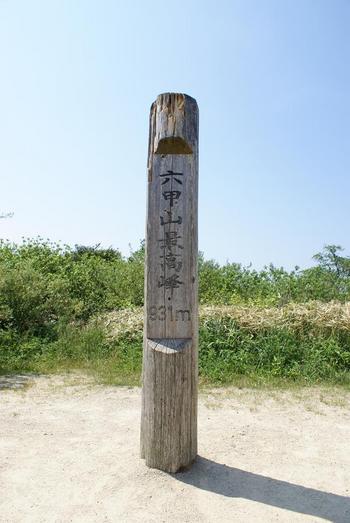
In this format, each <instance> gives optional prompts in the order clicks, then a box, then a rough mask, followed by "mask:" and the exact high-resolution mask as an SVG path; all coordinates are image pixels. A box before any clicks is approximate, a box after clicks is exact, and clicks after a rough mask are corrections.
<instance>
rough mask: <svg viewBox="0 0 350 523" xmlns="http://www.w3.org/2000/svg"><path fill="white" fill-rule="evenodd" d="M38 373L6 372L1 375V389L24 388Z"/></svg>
mask: <svg viewBox="0 0 350 523" xmlns="http://www.w3.org/2000/svg"><path fill="white" fill-rule="evenodd" d="M36 376H38V374H4V375H0V391H1V390H5V389H12V390H18V389H24V388H25V387H27V386H28V385H29V384H30V381H31V380H32V379H33V377H36Z"/></svg>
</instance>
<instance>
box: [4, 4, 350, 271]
mask: <svg viewBox="0 0 350 523" xmlns="http://www.w3.org/2000/svg"><path fill="white" fill-rule="evenodd" d="M349 28H350V1H348V0H292V1H289V0H283V1H282V0H240V1H235V0H231V1H225V0H217V1H216V2H209V1H205V0H200V1H199V0H192V1H191V0H188V1H183V0H178V1H177V2H164V1H163V2H161V1H158V0H157V1H155V0H147V1H141V0H139V1H137V0H135V1H133V2H127V1H123V2H122V1H117V0H114V1H107V0H94V1H89V0H84V1H83V0H81V1H79V0H75V1H72V0H60V1H55V0H49V1H48V0H43V1H36V0H30V1H29V0H25V1H19V0H0V67H1V77H0V78H1V82H0V174H1V181H2V190H1V193H0V194H1V196H0V211H2V212H6V211H13V212H14V216H13V218H11V219H7V220H0V237H2V238H8V239H10V240H13V241H19V240H20V239H21V237H22V236H25V237H34V236H37V235H40V236H42V237H44V238H50V239H52V240H60V241H62V242H64V243H68V244H70V245H74V244H85V245H93V244H96V243H101V244H102V245H104V246H110V245H113V246H115V247H118V248H119V249H121V251H122V252H123V253H124V254H127V253H128V252H129V244H131V245H132V247H133V248H137V247H138V244H139V241H140V240H141V239H142V238H143V237H144V229H145V206H146V156H147V139H148V136H147V134H148V116H149V107H150V105H151V103H152V101H153V100H154V99H155V98H156V96H157V95H158V94H159V93H162V92H167V91H173V92H185V93H187V94H189V95H191V96H193V97H194V98H196V100H197V102H198V105H199V109H200V200H199V244H200V249H201V250H203V251H204V253H205V256H206V257H208V258H214V259H216V260H218V261H220V262H222V263H223V262H225V261H226V260H229V261H239V262H242V263H244V264H247V263H249V262H252V264H253V266H254V267H257V268H260V267H262V266H263V265H264V264H267V263H269V262H273V263H275V264H276V265H283V266H285V267H287V268H292V267H293V266H294V265H296V264H298V265H300V266H302V267H305V266H308V265H310V264H311V263H312V261H311V256H312V255H313V254H314V253H315V252H318V251H319V250H321V249H322V246H323V245H324V244H327V243H337V244H341V245H342V246H343V247H345V249H346V252H347V253H348V254H349V250H350V238H349V227H350V211H349V195H350V177H349V171H350V154H349V151H350V95H349V93H350V68H349V58H350V30H349Z"/></svg>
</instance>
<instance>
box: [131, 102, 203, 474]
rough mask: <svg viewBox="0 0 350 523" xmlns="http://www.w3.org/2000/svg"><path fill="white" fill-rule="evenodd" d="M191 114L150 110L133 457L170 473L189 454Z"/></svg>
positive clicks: (190, 105) (193, 217)
mask: <svg viewBox="0 0 350 523" xmlns="http://www.w3.org/2000/svg"><path fill="white" fill-rule="evenodd" d="M197 207H198V107H197V103H196V101H195V100H194V99H193V98H191V97H190V96H187V95H185V94H178V93H166V94H161V95H159V96H158V98H157V100H156V101H155V102H154V103H153V105H152V107H151V114H150V131H149V151H148V204H147V233H146V268H145V328H144V349H143V390H142V419H141V457H142V458H145V460H146V464H147V465H148V466H149V467H153V468H157V469H161V470H164V471H167V472H176V471H178V470H179V469H181V468H183V467H187V466H189V465H190V464H191V463H192V462H193V460H194V459H195V457H196V455H197V375H198V370H197V368H198V363H197V362H198V298H197V294H198V291H197V287H198V285H197V251H198V239H197Z"/></svg>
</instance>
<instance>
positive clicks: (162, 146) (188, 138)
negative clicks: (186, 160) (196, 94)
mask: <svg viewBox="0 0 350 523" xmlns="http://www.w3.org/2000/svg"><path fill="white" fill-rule="evenodd" d="M151 122H152V127H153V133H154V140H153V151H152V152H153V153H154V154H193V153H195V152H196V149H197V146H198V145H197V144H198V106H197V102H196V100H195V99H194V98H192V97H191V96H188V95H187V94H182V93H163V94H160V95H159V96H158V97H157V99H156V101H155V102H154V103H153V104H152V106H151Z"/></svg>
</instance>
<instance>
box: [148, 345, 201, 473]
mask: <svg viewBox="0 0 350 523" xmlns="http://www.w3.org/2000/svg"><path fill="white" fill-rule="evenodd" d="M194 354H195V352H194V351H193V342H192V340H191V339H188V338H185V339H159V340H153V339H152V340H146V342H145V352H144V370H143V372H144V375H143V378H144V384H146V386H145V385H144V388H143V401H142V403H143V405H142V424H141V457H142V458H144V459H145V460H146V465H147V466H148V467H151V468H156V469H160V470H163V471H165V472H172V473H174V472H178V471H179V470H183V469H184V468H188V467H189V466H190V465H191V463H193V461H194V460H195V458H196V456H197V383H195V382H193V376H194V375H195V373H193V370H192V369H193V365H195V364H196V362H195V361H193V356H194Z"/></svg>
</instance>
